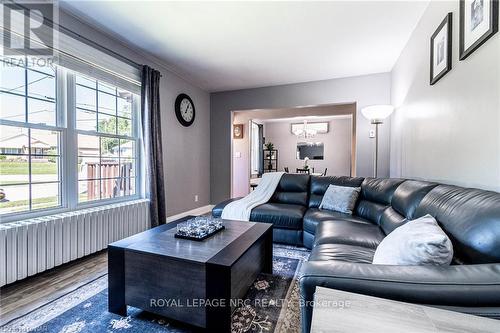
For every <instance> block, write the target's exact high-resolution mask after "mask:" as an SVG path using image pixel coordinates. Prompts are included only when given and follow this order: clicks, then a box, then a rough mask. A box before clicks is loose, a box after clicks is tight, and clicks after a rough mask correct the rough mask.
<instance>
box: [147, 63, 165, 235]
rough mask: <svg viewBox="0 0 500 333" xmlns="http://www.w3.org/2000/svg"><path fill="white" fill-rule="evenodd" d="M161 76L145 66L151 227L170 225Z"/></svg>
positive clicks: (148, 190)
mask: <svg viewBox="0 0 500 333" xmlns="http://www.w3.org/2000/svg"><path fill="white" fill-rule="evenodd" d="M160 76H161V75H160V72H159V71H157V70H154V69H152V68H151V67H149V66H146V65H144V66H142V86H141V125H142V133H143V143H144V159H145V161H144V162H145V163H144V164H145V167H146V197H147V198H148V199H149V200H150V204H149V207H150V217H151V227H156V226H158V225H160V224H164V223H166V222H167V212H166V204H165V188H164V187H165V182H164V176H163V151H162V145H161V121H160Z"/></svg>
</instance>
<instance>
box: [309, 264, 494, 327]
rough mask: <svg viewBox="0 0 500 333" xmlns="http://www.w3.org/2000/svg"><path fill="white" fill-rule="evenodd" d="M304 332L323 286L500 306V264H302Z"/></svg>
mask: <svg viewBox="0 0 500 333" xmlns="http://www.w3.org/2000/svg"><path fill="white" fill-rule="evenodd" d="M299 281H300V289H301V299H302V302H301V305H302V324H303V332H309V329H310V325H311V317H312V301H313V299H314V292H315V290H316V287H317V286H321V287H326V288H332V289H338V290H344V291H349V292H354V293H359V294H365V295H370V296H375V297H381V298H387V299H393V300H397V301H404V302H410V303H419V304H428V305H452V306H466V307H480V306H499V305H500V297H499V295H500V264H481V265H452V266H447V267H436V266H389V265H373V264H360V263H349V262H342V261H311V262H306V263H304V264H303V265H302V268H301V274H300V277H299Z"/></svg>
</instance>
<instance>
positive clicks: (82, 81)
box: [76, 75, 96, 89]
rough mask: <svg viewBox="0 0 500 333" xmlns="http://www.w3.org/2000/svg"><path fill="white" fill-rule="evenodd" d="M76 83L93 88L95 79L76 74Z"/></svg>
mask: <svg viewBox="0 0 500 333" xmlns="http://www.w3.org/2000/svg"><path fill="white" fill-rule="evenodd" d="M76 83H77V84H79V85H82V86H87V87H89V88H93V89H95V88H96V80H93V79H90V78H87V77H84V76H81V75H77V76H76Z"/></svg>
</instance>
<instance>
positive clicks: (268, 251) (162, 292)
mask: <svg viewBox="0 0 500 333" xmlns="http://www.w3.org/2000/svg"><path fill="white" fill-rule="evenodd" d="M186 219H187V218H185V219H181V220H179V221H176V222H173V223H169V224H165V225H161V226H158V227H156V228H153V229H150V230H147V231H144V232H142V233H140V234H137V235H134V236H131V237H128V238H125V239H123V240H121V241H118V242H115V243H112V244H110V245H109V246H108V282H109V296H108V297H109V298H108V302H109V303H108V309H109V311H110V312H113V313H116V314H119V315H122V316H126V314H127V305H130V306H133V307H136V308H140V309H142V310H145V311H148V312H152V313H156V314H159V315H162V316H165V317H168V318H171V319H174V320H178V321H181V322H185V323H189V324H191V325H194V326H198V327H202V328H206V329H207V330H208V331H210V332H229V330H230V327H231V312H232V310H233V309H234V308H235V306H236V305H237V302H236V300H238V299H241V298H242V297H243V296H244V295H245V293H246V292H247V290H248V287H249V286H250V285H251V284H252V283H253V281H254V280H255V278H256V277H257V275H258V274H259V273H260V272H265V273H272V257H273V244H272V241H273V236H272V225H271V224H268V223H255V222H240V221H228V220H225V221H224V226H225V227H226V229H225V230H223V231H221V232H219V233H217V234H215V235H213V236H212V237H210V238H208V239H206V240H204V241H201V242H197V241H192V240H186V239H179V238H174V234H175V232H176V228H175V226H176V225H177V223H179V222H182V221H184V220H186Z"/></svg>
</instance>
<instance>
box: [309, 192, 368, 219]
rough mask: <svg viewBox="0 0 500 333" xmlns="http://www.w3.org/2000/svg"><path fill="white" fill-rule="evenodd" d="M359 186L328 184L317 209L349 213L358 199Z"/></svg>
mask: <svg viewBox="0 0 500 333" xmlns="http://www.w3.org/2000/svg"><path fill="white" fill-rule="evenodd" d="M360 191H361V188H360V187H348V186H336V185H330V186H328V188H327V189H326V192H325V195H324V196H323V200H321V204H320V205H319V209H327V210H333V211H334V212H340V213H346V214H351V215H352V211H353V210H354V207H355V206H356V201H357V200H358V196H359V192H360Z"/></svg>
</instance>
